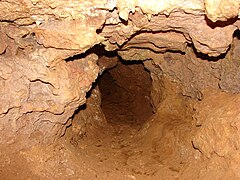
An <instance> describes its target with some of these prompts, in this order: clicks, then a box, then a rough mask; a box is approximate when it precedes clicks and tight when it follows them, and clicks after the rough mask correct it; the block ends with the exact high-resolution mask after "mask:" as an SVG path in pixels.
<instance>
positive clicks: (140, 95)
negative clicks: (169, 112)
mask: <svg viewBox="0 0 240 180" xmlns="http://www.w3.org/2000/svg"><path fill="white" fill-rule="evenodd" d="M151 83H152V82H151V78H150V74H149V72H148V71H147V70H146V69H145V68H144V65H143V63H142V61H118V63H117V65H116V66H115V67H113V68H111V69H108V70H106V71H105V72H104V73H103V74H102V75H101V76H100V77H99V79H98V85H99V88H100V91H101V94H102V105H101V108H102V111H103V112H104V114H105V117H106V119H107V121H108V123H112V124H119V125H120V124H130V125H136V126H137V125H142V124H143V123H144V122H145V121H146V120H147V119H148V118H149V117H150V116H151V115H152V107H151V105H150V91H151Z"/></svg>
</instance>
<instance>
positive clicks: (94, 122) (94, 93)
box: [69, 86, 106, 144]
mask: <svg viewBox="0 0 240 180" xmlns="http://www.w3.org/2000/svg"><path fill="white" fill-rule="evenodd" d="M88 93H90V96H89V97H88V98H87V101H86V104H85V105H83V106H81V107H80V108H79V109H78V110H77V112H75V114H74V116H73V119H72V126H71V129H70V131H71V132H69V134H70V136H71V137H70V139H71V143H73V144H77V143H78V141H79V140H80V139H82V138H83V137H84V136H89V134H90V133H91V131H94V130H96V127H98V126H103V125H106V119H105V116H104V114H103V112H102V109H101V100H102V98H101V93H100V90H99V87H98V86H95V87H94V89H91V91H90V92H88Z"/></svg>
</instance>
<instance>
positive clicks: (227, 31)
mask: <svg viewBox="0 0 240 180" xmlns="http://www.w3.org/2000/svg"><path fill="white" fill-rule="evenodd" d="M239 3H240V2H239V0H172V1H166V0H152V1H144V0H138V1H137V0H122V1H120V0H119V1H117V0H92V1H83V0H80V1H73V0H68V1H67V0H60V1H55V0H46V1H44V0H19V1H14V0H2V1H0V84H1V90H0V94H1V96H0V99H1V105H0V150H1V154H0V155H1V158H0V159H1V161H0V162H2V163H1V167H2V168H0V174H1V173H2V172H3V171H4V169H5V165H6V164H7V165H8V166H10V168H9V169H11V162H15V164H16V166H17V167H18V166H19V167H20V170H22V169H23V168H22V166H21V164H20V165H19V164H18V163H17V160H16V159H18V158H16V159H15V160H14V158H12V159H11V158H10V157H8V155H9V153H10V152H11V153H18V152H19V150H23V149H24V148H26V149H28V148H29V147H33V148H32V151H34V150H36V152H37V153H36V155H34V156H33V158H32V159H33V160H31V158H29V157H31V156H28V153H29V154H31V152H28V151H26V152H28V153H26V152H25V151H24V153H23V157H24V158H26V159H28V160H29V159H30V160H29V161H34V162H38V160H39V158H40V159H41V155H43V154H44V153H42V152H41V153H40V156H38V147H35V146H34V145H36V144H38V145H39V149H41V146H42V145H43V144H48V145H49V144H52V143H53V142H59V141H56V140H57V139H59V138H60V137H61V136H62V135H64V134H65V131H66V127H69V126H70V125H71V121H70V118H71V117H72V116H73V114H74V112H76V110H77V109H78V108H79V106H80V105H83V104H84V103H85V102H86V92H87V91H89V90H90V89H91V86H92V83H93V82H94V81H95V80H96V78H97V76H98V75H100V74H102V73H104V70H106V69H109V68H112V67H114V66H115V65H116V63H117V61H118V60H117V59H118V58H116V57H115V59H111V58H109V57H108V56H105V57H104V56H101V57H100V60H99V61H98V62H97V59H98V57H97V55H95V54H94V53H95V52H94V46H95V45H96V44H100V45H104V48H105V49H106V50H108V51H113V50H117V53H118V55H119V56H121V58H123V59H125V60H142V61H145V62H144V66H145V67H146V68H147V69H148V70H149V72H150V74H151V78H152V85H151V88H152V89H151V95H150V100H151V104H152V106H153V107H154V111H155V113H156V116H155V117H154V118H153V119H152V121H151V120H150V121H149V122H147V123H146V124H145V126H143V127H142V129H141V131H139V132H138V130H136V129H135V130H133V131H130V132H134V134H135V135H136V136H138V135H139V137H142V141H141V142H142V143H143V144H146V146H147V148H149V150H153V151H152V153H153V154H151V153H150V154H148V152H147V151H145V150H146V149H144V150H141V147H140V145H141V143H136V144H135V143H134V141H130V142H132V143H133V144H134V146H130V147H131V148H133V149H134V148H137V150H138V151H137V150H136V151H132V150H131V149H127V150H128V151H127V153H126V152H125V151H124V150H125V149H124V148H123V151H122V147H118V148H120V150H119V151H120V154H121V155H120V156H118V157H125V155H126V157H125V158H126V159H124V161H123V162H124V163H125V164H127V165H129V167H132V166H133V165H134V164H135V163H136V162H137V160H138V159H139V161H138V165H139V166H138V167H137V168H134V170H133V171H134V173H135V174H138V173H139V174H140V177H141V178H143V177H145V178H146V176H147V175H149V174H151V175H153V176H156V177H159V176H158V175H161V173H160V172H158V169H159V166H160V165H159V164H161V162H164V163H163V164H164V165H166V166H164V168H163V169H164V172H166V173H167V174H168V173H169V176H168V175H166V176H164V177H168V178H169V177H171V178H181V177H182V178H185V179H186V178H189V179H193V178H195V179H196V178H202V179H209V177H210V176H211V177H216V179H220V178H225V179H227V178H230V179H231V178H232V179H234V178H239V170H238V159H239V157H240V156H239V153H238V151H237V150H238V148H239V147H238V146H239V145H238V143H239V142H238V139H239V138H238V136H239V132H238V122H237V120H238V114H239V113H238V109H237V108H236V107H237V105H238V101H239V99H238V93H239V92H240V85H239V84H240V83H239V80H240V79H239V77H240V76H239V30H237V29H239V28H240V21H239V19H238V16H239V5H240V4H239ZM103 53H106V51H105V50H104V51H103ZM96 54H98V53H97V52H96ZM133 63H134V61H133ZM97 64H98V65H99V67H98V66H97ZM134 69H135V70H136V69H138V68H137V67H134ZM122 72H123V73H124V74H127V73H129V69H128V70H126V71H125V70H123V71H121V73H119V72H117V73H115V74H114V73H113V74H114V75H116V76H117V77H119V78H118V79H120V77H121V76H122V77H123V79H122V82H121V83H120V84H124V83H125V82H126V79H127V78H128V77H124V75H123V73H122ZM130 72H131V70H130ZM132 72H135V71H134V70H133V69H132ZM132 75H134V76H137V77H139V79H138V81H141V80H142V79H141V78H142V77H141V74H137V73H136V74H134V73H133V74H132ZM147 86H150V85H147ZM127 88H128V87H127ZM208 88H211V89H212V91H213V92H214V93H213V92H206V91H205V90H206V89H208ZM174 90H175V91H174ZM220 91H224V92H220ZM173 92H175V93H176V94H175V93H173ZM95 93H96V97H98V98H96V99H95V98H94V94H95ZM95 93H93V94H92V97H90V99H89V102H87V104H89V103H90V105H89V110H87V109H86V111H83V110H80V112H79V118H78V120H79V121H77V120H73V126H72V127H73V129H74V128H76V129H75V130H73V132H74V133H75V135H76V136H77V135H78V136H79V137H81V134H82V133H81V131H83V132H84V131H85V130H82V127H84V126H85V125H86V124H91V123H93V122H95V121H91V120H92V117H93V116H94V115H95V114H94V113H97V112H99V115H97V117H98V118H100V119H104V118H103V114H102V113H101V110H100V109H99V106H100V99H99V98H100V96H99V94H98V91H96V92H95ZM232 93H234V94H232ZM169 94H170V95H169ZM173 97H175V98H176V99H177V100H174V99H173ZM91 98H92V99H91ZM189 98H192V99H191V100H189ZM197 99H198V100H202V101H197ZM90 101H92V102H90ZM192 101H196V105H195V108H193V107H192V106H191V103H192ZM227 105H228V106H227ZM181 107H184V108H182V109H181ZM190 109H191V110H192V109H195V113H196V114H195V115H194V117H195V118H196V120H197V123H196V124H195V122H193V121H192V120H191V115H192V111H191V110H190ZM131 110H132V109H131ZM209 110H211V111H209ZM91 112H94V113H91ZM76 117H77V115H76ZM75 123H76V124H75ZM78 123H79V124H78ZM78 126H79V127H80V128H79V127H78ZM103 132H104V130H103ZM106 132H108V133H109V134H111V135H113V136H114V137H116V138H119V135H116V132H118V131H116V132H115V131H110V130H109V131H106ZM121 132H122V131H121ZM124 132H127V131H124ZM137 132H138V133H137ZM219 132H220V133H221V134H219ZM155 133H156V134H155ZM120 134H121V133H120ZM100 137H103V138H105V139H104V140H105V142H107V140H109V139H108V134H104V135H103V136H100ZM122 137H124V138H125V137H131V135H130V134H129V132H127V133H126V134H125V136H122ZM120 139H121V137H120ZM140 139H141V138H140ZM90 141H91V139H90ZM138 141H139V139H135V142H138ZM94 142H95V141H94ZM122 142H126V143H127V145H131V143H129V142H128V141H125V140H123V141H121V143H122ZM192 143H193V146H194V147H192V146H191V145H192ZM107 144H108V145H109V146H111V143H109V142H108V143H107ZM113 144H114V146H115V145H117V144H118V143H116V141H114V143H113ZM163 144H166V146H164V147H162V145H163ZM121 145H122V146H124V144H121ZM175 145H176V146H175ZM150 146H151V147H150ZM35 148H36V149H35ZM194 148H195V149H194ZM53 149H54V148H53ZM106 150H112V149H111V148H110V149H109V148H107V149H106ZM53 151H54V150H53ZM119 151H115V150H113V151H112V154H113V155H114V154H115V153H116V154H118V153H119ZM6 152H7V153H6ZM21 152H23V151H21ZM90 152H94V153H92V154H96V153H95V149H94V150H93V151H90ZM129 152H130V155H129V154H128V153H129ZM124 153H125V154H124ZM50 154H51V153H50ZM53 154H54V153H53ZM92 154H90V155H92ZM159 154H165V157H162V156H161V157H159ZM187 154H188V155H189V157H187ZM122 155H123V156H122ZM141 155H143V156H141ZM149 155H153V158H154V157H155V159H157V160H158V162H157V163H156V162H155V164H154V163H153V164H154V166H153V167H154V170H156V171H154V172H152V171H151V168H152V167H151V166H148V168H149V169H150V170H149V169H147V170H146V169H144V166H147V165H146V164H147V163H150V164H151V163H152V161H148V159H149V158H150V159H151V158H152V157H150V156H149ZM18 156H19V154H18V155H16V156H15V157H18ZM23 157H21V158H23ZM64 157H65V156H64ZM80 157H81V156H80ZM21 158H19V159H21ZM48 158H49V157H48ZM48 158H46V159H44V158H43V159H44V160H43V159H42V160H41V166H42V167H41V168H40V169H41V171H44V168H45V169H47V167H48V165H51V166H49V167H53V165H54V163H55V162H56V161H58V160H59V161H65V160H66V159H64V158H63V157H58V158H56V159H55V160H54V161H49V164H47V165H46V166H45V165H44V162H47V161H48ZM66 158H69V157H66ZM50 159H51V158H50ZM86 159H87V158H86ZM87 160H88V159H87ZM101 160H102V159H101ZM174 160H175V161H174ZM21 162H23V161H21ZM70 162H71V161H70ZM143 162H144V163H146V164H144V163H143ZM51 163H52V164H51ZM77 163H79V162H76V164H77ZM174 163H176V164H175V165H173V164H174ZM181 163H182V164H184V165H179V164H181ZM225 163H226V164H227V165H225ZM12 164H14V163H12ZM23 164H25V163H23ZM143 164H144V165H143ZM81 165H82V166H81V167H83V166H84V165H83V164H81ZM110 165H112V164H111V163H110ZM66 166H67V165H66ZM215 166H216V167H215ZM227 166H229V167H230V168H229V169H227ZM23 167H25V166H23ZM33 167H35V166H34V163H33V166H32V168H33ZM58 167H59V169H61V168H62V167H63V166H61V163H59V166H58ZM142 167H143V169H141V168H142ZM193 167H201V168H195V169H197V170H194V168H193ZM165 168H166V169H168V170H167V171H165ZM13 169H14V168H13ZM36 169H37V168H36ZM36 169H35V170H36ZM59 169H58V170H56V169H55V170H56V171H59V174H61V170H59ZM75 169H78V168H75ZM79 169H81V168H79ZM169 169H171V171H169ZM35 170H34V169H33V170H31V171H32V172H34V173H33V177H34V174H38V173H39V172H37V173H36V172H35ZM148 170H149V171H148ZM106 171H107V170H106ZM7 172H8V171H6V173H7ZM76 172H77V171H76ZM87 172H89V173H91V171H87ZM124 172H130V170H129V171H127V170H126V171H124ZM188 172H191V173H190V174H188ZM48 173H49V172H48ZM65 173H70V174H71V173H72V171H70V172H65ZM158 173H160V174H158ZM26 174H28V173H26ZM26 174H25V175H26ZM40 174H41V173H40ZM54 174H55V173H54V172H51V173H49V176H42V177H48V178H50V179H51V178H53V177H55V179H58V178H59V177H61V175H59V176H55V175H54ZM146 174H147V175H146ZM41 175H42V174H41ZM130 175H131V174H130ZM172 175H173V176H172ZM66 177H67V176H66ZM76 177H77V178H78V177H79V176H78V175H76ZM87 177H88V178H89V176H87ZM106 177H107V176H106ZM106 177H104V178H105V179H106ZM113 177H116V176H113ZM121 177H125V176H121ZM127 177H128V176H127ZM7 178H8V179H9V178H10V179H11V178H12V176H10V177H7ZM128 178H130V179H134V178H135V176H133V177H132V176H129V177H128ZM24 179H26V176H24ZM90 179H92V177H91V178H90Z"/></svg>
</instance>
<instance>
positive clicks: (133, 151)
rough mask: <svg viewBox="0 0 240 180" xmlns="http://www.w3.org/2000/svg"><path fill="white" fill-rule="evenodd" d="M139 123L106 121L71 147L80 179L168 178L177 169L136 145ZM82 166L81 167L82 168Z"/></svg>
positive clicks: (175, 172) (174, 176) (172, 176)
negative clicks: (100, 127) (91, 134)
mask: <svg viewBox="0 0 240 180" xmlns="http://www.w3.org/2000/svg"><path fill="white" fill-rule="evenodd" d="M139 128H140V127H139V126H133V125H127V124H111V123H110V124H108V125H107V127H104V128H102V129H99V131H98V133H96V134H95V135H93V136H91V137H85V138H83V139H82V140H81V141H80V142H79V144H78V145H77V148H74V150H73V151H74V153H73V154H75V157H74V158H75V159H77V160H78V161H79V162H80V164H79V168H81V169H82V170H81V173H80V174H81V176H80V177H81V179H95V178H96V179H121V180H123V179H159V178H161V179H164V178H165V179H169V178H176V177H177V174H178V171H177V170H174V169H171V168H170V167H168V166H166V165H164V164H163V163H162V162H161V161H159V160H158V159H159V158H158V156H159V154H156V153H155V152H153V151H150V152H148V153H147V155H146V154H145V153H143V152H146V151H148V149H149V147H143V146H140V147H139V143H138V135H137V134H138V131H139ZM83 167H84V168H83Z"/></svg>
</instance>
